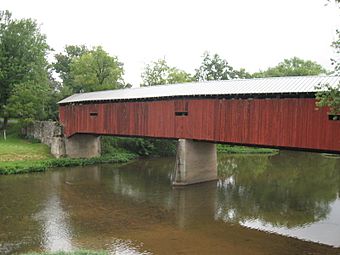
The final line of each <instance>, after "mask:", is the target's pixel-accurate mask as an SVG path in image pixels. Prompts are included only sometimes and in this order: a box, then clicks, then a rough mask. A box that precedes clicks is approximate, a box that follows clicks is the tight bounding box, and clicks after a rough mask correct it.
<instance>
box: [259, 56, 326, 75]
mask: <svg viewBox="0 0 340 255" xmlns="http://www.w3.org/2000/svg"><path fill="white" fill-rule="evenodd" d="M325 73H326V70H325V69H324V68H323V67H322V66H321V65H319V64H318V63H316V62H314V61H311V60H303V59H300V58H297V57H293V58H290V59H284V60H283V61H282V62H280V63H279V64H278V65H277V66H275V67H270V68H268V69H267V70H266V71H260V72H258V73H254V74H253V77H256V78H263V77H282V76H306V75H319V74H325Z"/></svg>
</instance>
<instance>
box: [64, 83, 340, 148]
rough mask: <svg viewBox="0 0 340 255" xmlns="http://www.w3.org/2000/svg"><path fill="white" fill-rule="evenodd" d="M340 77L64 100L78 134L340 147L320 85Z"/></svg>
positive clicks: (70, 131)
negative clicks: (320, 104) (319, 99)
mask: <svg viewBox="0 0 340 255" xmlns="http://www.w3.org/2000/svg"><path fill="white" fill-rule="evenodd" d="M339 82H340V77H335V76H307V77H278V78H263V79H242V80H226V81H209V82H200V83H184V84H174V85H161V86H152V87H143V88H132V89H121V90H110V91H100V92H91V93H81V94H75V95H72V96H70V97H68V98H66V99H64V100H62V101H60V102H59V112H60V121H61V123H62V124H63V126H64V132H65V134H66V136H67V137H71V136H73V135H75V134H94V135H115V136H132V137H153V138H170V139H191V140H198V141H207V142H214V143H229V144H239V145H250V146H263V147H273V148H287V149H298V150H307V151H323V152H335V153H340V121H335V120H333V119H332V118H330V117H329V116H328V112H327V111H328V109H326V108H322V109H319V108H317V107H316V106H315V93H316V91H317V89H316V87H317V86H319V85H320V84H326V83H328V84H330V85H334V86H335V85H337V84H338V83H339Z"/></svg>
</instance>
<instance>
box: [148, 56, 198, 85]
mask: <svg viewBox="0 0 340 255" xmlns="http://www.w3.org/2000/svg"><path fill="white" fill-rule="evenodd" d="M142 79H143V82H142V84H141V86H142V87H143V86H153V85H163V84H175V83H185V82H190V81H193V78H192V76H191V75H190V74H189V73H186V72H185V71H183V70H180V69H177V68H176V67H170V66H169V65H168V64H167V62H166V60H165V59H159V60H157V61H154V62H152V63H151V64H147V65H146V67H145V68H144V72H143V73H142Z"/></svg>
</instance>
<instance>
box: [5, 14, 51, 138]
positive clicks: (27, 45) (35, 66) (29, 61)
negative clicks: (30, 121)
mask: <svg viewBox="0 0 340 255" xmlns="http://www.w3.org/2000/svg"><path fill="white" fill-rule="evenodd" d="M49 50H50V48H49V46H48V45H47V43H46V37H45V35H43V34H42V33H41V32H40V28H39V26H38V25H37V23H36V21H34V20H31V19H18V20H17V19H13V18H12V14H11V13H10V12H9V11H0V67H1V69H0V115H1V116H2V117H3V118H4V123H3V129H4V134H5V133H6V127H7V121H8V118H9V117H11V116H12V114H13V110H11V111H9V110H8V106H7V105H8V100H9V98H10V97H11V96H12V94H13V91H18V90H19V86H20V84H25V83H26V82H39V83H40V84H41V83H43V84H45V85H47V86H48V71H47V70H48V63H47V60H46V55H47V53H48V51H49ZM33 89H34V87H33ZM36 96H39V95H36ZM14 112H15V111H14Z"/></svg>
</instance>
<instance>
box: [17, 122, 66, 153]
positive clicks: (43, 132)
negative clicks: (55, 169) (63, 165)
mask: <svg viewBox="0 0 340 255" xmlns="http://www.w3.org/2000/svg"><path fill="white" fill-rule="evenodd" d="M23 134H24V135H25V136H27V137H30V138H34V139H38V140H39V141H40V142H41V143H43V144H46V145H48V146H49V147H50V148H51V154H52V155H53V156H55V157H56V158H60V157H63V156H66V152H65V138H64V133H63V128H62V126H60V125H59V123H58V122H56V121H36V122H34V123H33V124H32V125H30V126H29V127H27V128H26V129H25V130H23Z"/></svg>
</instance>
